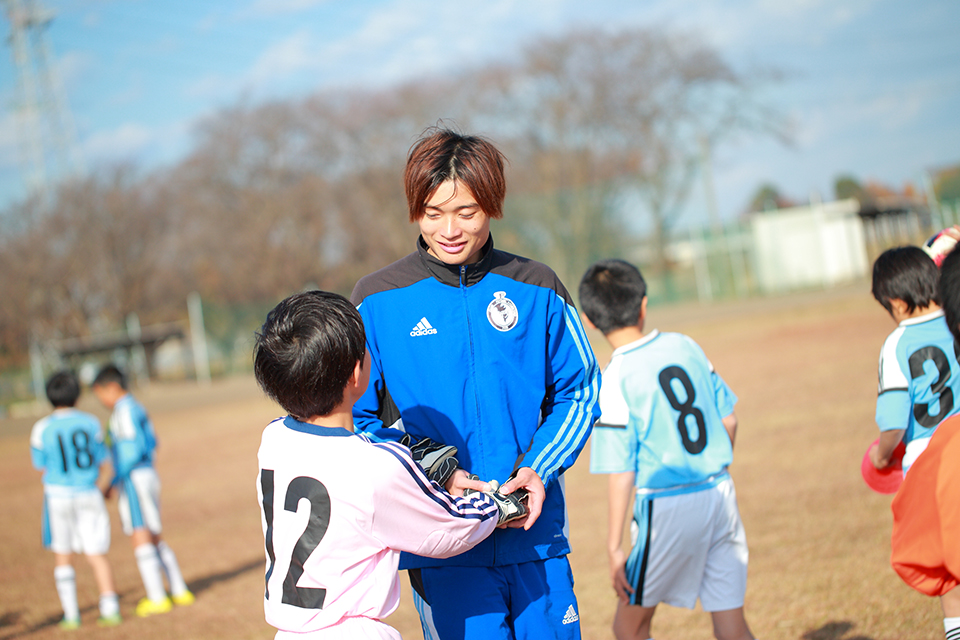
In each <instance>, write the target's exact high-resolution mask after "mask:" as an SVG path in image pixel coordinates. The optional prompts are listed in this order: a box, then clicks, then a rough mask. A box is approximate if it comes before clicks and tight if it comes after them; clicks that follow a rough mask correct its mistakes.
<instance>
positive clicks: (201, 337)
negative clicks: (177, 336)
mask: <svg viewBox="0 0 960 640" xmlns="http://www.w3.org/2000/svg"><path fill="white" fill-rule="evenodd" d="M187 311H188V312H189V315H190V343H191V345H192V346H193V370H194V372H195V373H196V376H197V382H199V383H200V384H201V385H208V384H210V358H209V355H208V353H207V333H206V330H205V329H204V328H203V306H202V304H201V302H200V294H199V293H197V292H196V291H194V292H193V293H191V294H190V295H189V296H187Z"/></svg>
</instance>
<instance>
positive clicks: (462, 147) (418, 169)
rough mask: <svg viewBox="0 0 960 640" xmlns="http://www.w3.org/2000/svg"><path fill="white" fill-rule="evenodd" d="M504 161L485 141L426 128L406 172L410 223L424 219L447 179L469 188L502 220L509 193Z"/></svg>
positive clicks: (412, 150) (484, 207)
mask: <svg viewBox="0 0 960 640" xmlns="http://www.w3.org/2000/svg"><path fill="white" fill-rule="evenodd" d="M503 161H504V158H503V154H502V153H500V151H499V150H498V149H497V148H496V147H495V146H493V143H491V142H490V141H489V140H486V139H485V138H481V137H479V136H465V135H462V134H459V133H456V132H454V131H450V130H449V129H441V128H439V127H433V128H430V129H427V130H426V131H425V132H424V133H423V135H422V136H421V137H420V139H419V140H417V142H416V143H414V145H413V146H412V147H411V148H410V153H409V154H408V155H407V168H406V170H405V171H404V172H403V186H404V191H405V192H406V194H407V207H408V208H409V210H410V222H416V221H418V220H420V218H422V217H423V214H424V210H425V207H426V204H427V201H428V200H429V199H430V196H431V195H432V194H433V192H434V191H436V190H437V187H439V186H440V185H441V184H443V183H444V182H446V181H447V180H454V181H456V182H457V183H459V184H461V185H463V186H465V187H467V188H468V189H470V192H471V193H472V194H473V196H474V198H476V201H477V204H478V205H479V206H480V208H481V209H482V210H483V212H484V213H485V214H487V216H489V217H491V218H494V219H500V218H502V217H503V199H504V196H506V192H507V184H506V181H505V180H504V177H503Z"/></svg>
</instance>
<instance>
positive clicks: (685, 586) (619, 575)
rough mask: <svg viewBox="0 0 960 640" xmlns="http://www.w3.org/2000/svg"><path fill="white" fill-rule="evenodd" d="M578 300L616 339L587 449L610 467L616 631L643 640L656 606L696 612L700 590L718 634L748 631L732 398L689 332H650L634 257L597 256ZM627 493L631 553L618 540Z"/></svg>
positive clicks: (598, 465)
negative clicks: (731, 470)
mask: <svg viewBox="0 0 960 640" xmlns="http://www.w3.org/2000/svg"><path fill="white" fill-rule="evenodd" d="M580 305H581V308H582V310H583V314H584V319H585V321H586V322H587V324H588V325H590V326H593V327H595V328H597V329H599V330H600V331H602V332H603V335H604V337H605V338H606V339H607V341H608V342H609V343H610V345H611V346H612V347H613V348H614V352H613V355H612V357H611V359H610V363H609V364H608V365H607V368H606V369H605V370H604V372H603V382H602V386H601V388H600V409H601V415H600V419H599V421H598V422H597V423H596V424H595V425H594V429H593V442H592V446H591V456H590V471H591V472H592V473H606V474H610V478H609V514H608V517H609V521H608V522H609V532H608V536H607V551H608V556H609V561H610V577H611V580H612V582H613V588H614V591H616V593H617V596H618V598H619V602H618V604H617V612H616V614H615V616H614V622H613V632H614V635H615V636H616V637H617V638H618V640H626V639H628V638H629V639H635V640H646V639H647V638H650V626H651V622H652V620H653V614H654V612H655V611H656V607H657V605H658V604H659V603H661V602H665V603H667V604H670V605H672V606H676V607H687V608H690V609H692V608H693V607H694V605H695V604H696V601H697V598H699V599H700V603H701V605H702V606H703V609H704V610H705V611H708V612H710V613H711V615H712V618H713V630H714V635H716V637H717V638H718V639H720V640H752V639H753V635H752V634H751V632H750V629H749V627H748V626H747V622H746V619H745V618H744V614H743V601H744V594H745V592H746V586H747V555H748V554H747V541H746V536H745V534H744V531H743V525H742V523H741V522H740V513H739V510H738V508H737V498H736V492H735V491H734V487H733V480H732V479H731V478H730V475H729V474H728V473H727V466H728V465H729V464H730V463H731V462H732V460H733V440H734V435H735V434H736V429H737V418H736V415H735V414H734V411H733V408H734V405H735V403H736V401H737V397H736V396H735V395H734V394H733V392H732V391H731V390H730V388H729V387H728V386H727V385H726V383H725V382H724V381H723V379H722V378H720V376H719V375H717V374H716V372H715V371H714V369H713V365H712V364H710V361H709V360H707V357H706V356H705V355H704V353H703V351H702V350H701V349H700V347H699V346H698V345H697V344H696V343H695V342H694V341H693V340H691V339H690V338H688V337H687V336H685V335H682V334H679V333H660V332H658V331H656V330H653V331H650V332H648V333H644V321H645V319H646V312H647V296H646V283H645V282H644V280H643V276H642V275H641V274H640V271H639V270H638V269H637V268H636V267H634V266H633V265H631V264H629V263H627V262H624V261H622V260H603V261H600V262H597V263H595V264H594V265H592V266H591V267H590V268H589V269H587V272H586V273H585V274H584V276H583V279H582V280H581V282H580ZM634 493H635V495H636V499H635V501H633V500H632V498H633V495H634ZM631 502H634V504H633V521H632V523H631V532H632V534H633V535H632V538H633V548H632V550H631V551H630V553H629V555H628V554H626V553H625V552H624V551H623V549H622V548H621V541H622V539H623V527H624V523H625V520H626V513H627V509H628V508H630V507H631Z"/></svg>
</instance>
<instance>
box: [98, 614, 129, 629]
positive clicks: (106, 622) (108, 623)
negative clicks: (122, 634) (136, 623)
mask: <svg viewBox="0 0 960 640" xmlns="http://www.w3.org/2000/svg"><path fill="white" fill-rule="evenodd" d="M121 622H123V618H121V617H120V614H119V613H115V614H113V615H112V616H100V617H99V618H97V626H98V627H115V626H117V625H118V624H120V623H121Z"/></svg>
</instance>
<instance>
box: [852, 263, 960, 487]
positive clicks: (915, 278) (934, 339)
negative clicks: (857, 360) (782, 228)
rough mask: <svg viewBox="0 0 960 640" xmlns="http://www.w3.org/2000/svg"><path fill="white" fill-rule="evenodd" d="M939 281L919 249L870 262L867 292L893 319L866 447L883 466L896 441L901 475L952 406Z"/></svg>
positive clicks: (954, 397)
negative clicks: (873, 429)
mask: <svg viewBox="0 0 960 640" xmlns="http://www.w3.org/2000/svg"><path fill="white" fill-rule="evenodd" d="M939 279H940V272H939V270H938V269H937V266H936V264H935V263H934V261H933V260H931V259H930V256H928V255H927V254H926V253H925V252H924V251H923V249H921V248H919V247H896V248H894V249H888V250H887V251H884V252H883V253H882V254H880V257H878V258H877V260H876V262H874V264H873V287H872V292H873V297H874V298H876V299H877V302H879V303H880V304H881V305H882V306H883V308H884V309H886V310H887V313H889V314H890V317H891V318H893V320H894V322H896V323H897V328H896V329H895V330H894V331H893V333H891V334H890V335H889V336H888V337H887V339H886V341H885V342H884V343H883V349H882V350H881V351H880V367H879V368H880V371H879V378H880V383H879V388H878V395H877V414H876V421H877V426H879V427H880V442H879V443H878V444H877V445H876V446H874V447H872V448H871V449H870V461H871V462H872V463H873V466H875V467H876V468H878V469H883V468H885V467H887V466H889V465H890V463H891V458H892V455H893V451H894V449H896V447H897V445H898V444H900V442H901V441H902V442H903V443H904V444H905V445H906V453H905V454H904V456H903V472H904V473H906V472H907V471H908V470H909V469H910V466H911V465H912V464H913V462H914V460H916V459H917V456H919V455H920V453H921V452H922V451H923V450H924V449H925V448H926V446H927V443H928V442H929V441H930V437H931V436H932V435H933V433H934V431H936V428H937V425H939V424H940V423H941V422H942V421H943V420H944V419H946V418H948V417H950V416H952V415H953V414H955V413H957V410H958V409H960V364H958V363H957V343H956V341H955V340H954V338H953V335H952V334H951V333H950V329H949V328H948V327H947V322H946V320H944V317H943V310H942V309H941V308H940V290H939V285H938V282H939Z"/></svg>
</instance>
